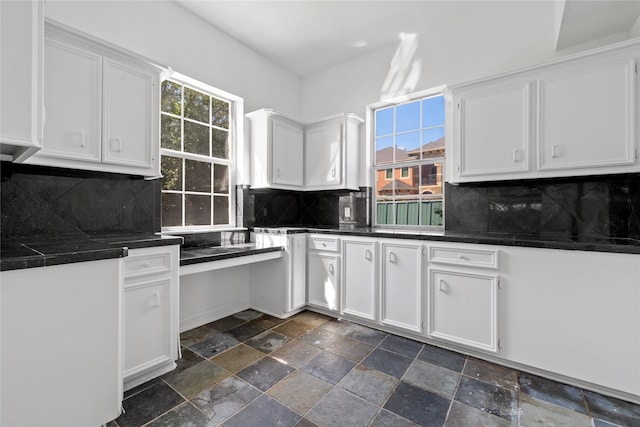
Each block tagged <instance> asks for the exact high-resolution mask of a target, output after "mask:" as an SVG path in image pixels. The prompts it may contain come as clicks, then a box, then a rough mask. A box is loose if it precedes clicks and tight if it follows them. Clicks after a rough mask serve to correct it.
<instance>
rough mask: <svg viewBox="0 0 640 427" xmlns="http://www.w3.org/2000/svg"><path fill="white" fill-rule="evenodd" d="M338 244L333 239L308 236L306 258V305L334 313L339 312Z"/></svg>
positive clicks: (336, 240) (335, 239)
mask: <svg viewBox="0 0 640 427" xmlns="http://www.w3.org/2000/svg"><path fill="white" fill-rule="evenodd" d="M338 243H339V241H338V239H337V238H335V237H326V236H321V235H310V236H309V254H308V257H307V303H308V304H309V305H311V306H315V307H319V308H323V309H325V310H329V311H333V312H336V313H339V311H340V254H339V252H338V251H339V246H338ZM319 248H322V249H319Z"/></svg>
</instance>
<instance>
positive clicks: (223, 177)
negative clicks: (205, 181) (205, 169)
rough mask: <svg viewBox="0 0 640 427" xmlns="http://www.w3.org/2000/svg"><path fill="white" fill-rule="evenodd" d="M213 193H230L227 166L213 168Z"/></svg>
mask: <svg viewBox="0 0 640 427" xmlns="http://www.w3.org/2000/svg"><path fill="white" fill-rule="evenodd" d="M213 192H214V193H228V192H229V168H228V167H227V166H226V165H215V166H214V167H213Z"/></svg>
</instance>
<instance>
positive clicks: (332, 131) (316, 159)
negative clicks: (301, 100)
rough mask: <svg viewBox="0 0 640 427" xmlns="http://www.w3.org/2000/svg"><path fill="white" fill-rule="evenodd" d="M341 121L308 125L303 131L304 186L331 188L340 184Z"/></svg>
mask: <svg viewBox="0 0 640 427" xmlns="http://www.w3.org/2000/svg"><path fill="white" fill-rule="evenodd" d="M342 134H343V130H342V120H339V119H337V120H330V121H327V122H321V123H316V124H313V125H309V126H308V127H307V128H306V129H305V150H306V153H305V165H304V166H305V171H304V177H305V186H306V187H307V188H309V189H311V188H314V187H319V188H322V187H331V186H336V185H340V184H341V183H342V151H343V148H342V144H343V141H342Z"/></svg>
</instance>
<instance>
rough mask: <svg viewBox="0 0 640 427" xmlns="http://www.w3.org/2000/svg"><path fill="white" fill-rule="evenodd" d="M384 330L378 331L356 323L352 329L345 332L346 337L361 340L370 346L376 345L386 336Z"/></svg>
mask: <svg viewBox="0 0 640 427" xmlns="http://www.w3.org/2000/svg"><path fill="white" fill-rule="evenodd" d="M387 335H389V334H387V333H386V332H382V331H378V330H376V329H371V328H367V327H366V326H362V325H356V326H355V327H354V328H353V330H352V331H350V332H348V333H347V334H346V336H347V337H349V338H353V339H355V340H358V341H361V342H363V343H365V344H369V345H371V346H374V347H375V346H377V345H378V344H380V343H381V342H382V340H384V339H385V338H386V337H387Z"/></svg>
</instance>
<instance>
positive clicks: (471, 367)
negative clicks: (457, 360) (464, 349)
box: [462, 357, 518, 391]
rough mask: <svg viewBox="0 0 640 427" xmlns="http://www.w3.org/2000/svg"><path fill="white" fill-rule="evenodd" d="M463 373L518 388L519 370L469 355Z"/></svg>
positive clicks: (505, 386)
mask: <svg viewBox="0 0 640 427" xmlns="http://www.w3.org/2000/svg"><path fill="white" fill-rule="evenodd" d="M462 373H463V374H464V375H466V376H468V377H471V378H475V379H476V380H480V381H484V382H485V383H489V384H493V385H495V386H498V387H501V388H506V389H508V390H511V391H517V390H518V371H516V370H515V369H511V368H507V367H506V366H500V365H496V364H495V363H491V362H486V361H484V360H480V359H476V358H474V357H467V363H466V364H465V366H464V370H463V371H462Z"/></svg>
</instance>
